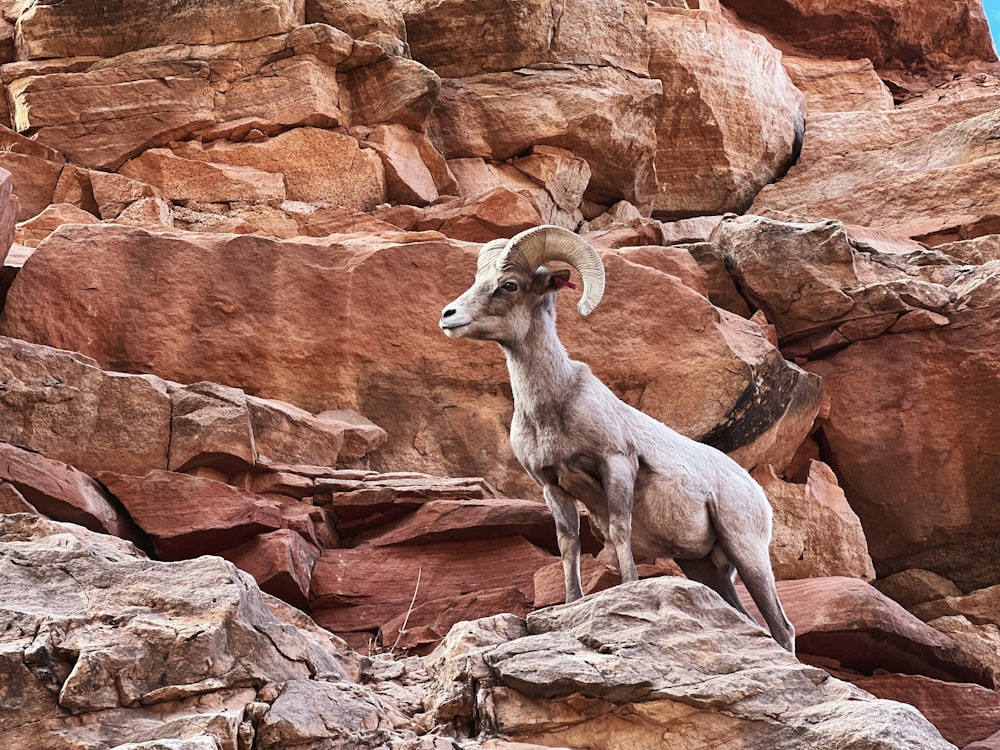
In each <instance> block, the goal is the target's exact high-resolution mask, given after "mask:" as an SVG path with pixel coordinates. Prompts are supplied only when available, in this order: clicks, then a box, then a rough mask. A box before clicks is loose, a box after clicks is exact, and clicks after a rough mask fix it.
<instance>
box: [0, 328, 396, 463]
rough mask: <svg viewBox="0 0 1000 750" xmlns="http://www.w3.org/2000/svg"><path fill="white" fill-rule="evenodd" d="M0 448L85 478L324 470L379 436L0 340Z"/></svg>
mask: <svg viewBox="0 0 1000 750" xmlns="http://www.w3.org/2000/svg"><path fill="white" fill-rule="evenodd" d="M0 378H3V382H4V385H5V388H4V389H3V391H2V392H0V415H2V416H3V419H2V420H0V422H2V424H3V425H4V429H3V430H2V431H0V441H5V442H9V443H12V444H14V445H19V446H22V447H24V448H27V449H29V450H32V451H37V452H40V453H43V454H45V455H46V456H48V457H50V458H53V459H56V460H59V461H63V462H65V463H68V464H71V465H73V466H75V467H77V468H79V469H81V470H83V471H85V472H87V473H89V474H96V473H98V472H100V471H112V472H118V473H123V474H135V475H141V474H145V473H146V472H147V471H149V470H151V469H167V468H170V469H173V470H179V471H183V470H189V469H194V468H197V467H203V466H207V467H210V468H213V469H214V470H216V471H219V472H222V473H223V474H224V475H229V474H240V473H242V472H245V471H246V470H247V469H249V468H251V467H254V466H257V465H259V464H261V463H264V464H267V463H270V462H276V461H277V462H285V463H306V464H320V465H324V466H330V467H334V466H337V465H338V464H352V463H354V462H356V461H358V460H360V459H361V458H363V457H364V456H365V455H366V454H367V453H368V452H369V451H372V450H375V449H376V448H377V447H378V446H379V445H381V444H382V442H383V441H384V440H385V432H384V431H383V430H382V429H381V428H379V427H378V426H376V425H374V424H372V423H371V422H369V421H368V420H366V419H364V418H363V417H361V416H360V415H358V414H354V413H352V412H329V413H323V414H319V415H316V414H312V413H310V412H307V411H305V410H303V409H299V408H297V407H295V406H293V405H292V404H288V403H283V402H279V401H271V400H268V399H261V398H256V397H253V396H247V395H246V393H245V392H244V391H242V390H241V389H238V388H227V387H225V386H221V385H218V384H216V383H205V382H201V383H195V384H193V385H190V386H183V385H180V384H178V383H171V382H168V381H164V380H160V379H159V378H157V377H155V376H152V375H127V374H125V373H117V372H106V371H104V370H102V369H100V368H99V367H97V363H96V362H94V361H93V360H91V359H89V358H87V357H84V356H83V355H80V354H75V353H72V352H66V351H60V350H57V349H51V348H49V347H46V346H39V345H36V344H30V343H28V342H26V341H20V340H17V339H5V338H0Z"/></svg>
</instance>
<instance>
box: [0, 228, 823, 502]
mask: <svg viewBox="0 0 1000 750" xmlns="http://www.w3.org/2000/svg"><path fill="white" fill-rule="evenodd" d="M477 251H478V247H477V246H468V245H463V244H461V243H455V242H448V241H446V240H444V239H443V238H442V237H441V236H440V235H437V234H408V235H403V234H396V235H386V236H384V237H380V238H373V237H372V236H370V235H364V236H362V235H359V236H356V237H351V236H333V237H331V238H328V239H326V240H324V241H315V242H307V241H304V240H296V241H294V242H279V241H275V240H268V239H264V238H259V237H250V236H244V237H232V236H226V235H195V234H187V235H182V234H169V233H150V232H146V231H143V230H139V229H133V228H126V227H114V226H93V227H86V226H68V227H63V228H61V229H59V230H58V231H57V232H56V233H55V234H54V235H53V236H52V237H50V238H49V240H47V242H46V243H44V244H43V245H42V247H41V248H40V249H39V250H37V251H36V253H35V256H34V257H33V259H32V263H31V264H29V266H28V267H26V268H25V269H23V270H22V272H21V273H20V275H19V277H18V280H17V284H16V285H15V287H14V288H13V289H12V290H11V293H10V294H9V296H8V301H7V306H6V308H5V310H4V314H3V318H2V322H0V329H2V330H3V332H4V333H6V334H8V335H14V336H19V337H21V338H25V339H32V340H36V341H45V342H47V343H49V344H51V345H54V346H59V347H65V348H69V349H83V350H84V351H86V352H88V353H89V354H90V355H92V356H94V357H96V358H97V359H98V360H100V361H101V362H102V363H103V364H104V365H105V366H108V367H114V368H118V369H122V370H133V371H135V370H137V371H153V372H157V373H159V374H160V375H161V376H162V377H166V378H170V379H171V380H176V381H180V382H196V381H199V380H212V381H215V382H219V383H223V384H232V385H235V384H239V385H240V386H241V387H244V388H247V389H250V390H253V391H254V392H257V393H260V394H262V395H266V396H268V397H274V398H281V399H282V400H285V401H289V402H291V403H294V404H299V405H300V406H302V407H304V408H307V409H309V410H311V411H313V412H314V413H317V412H321V411H324V410H326V409H339V408H349V409H354V410H356V411H358V412H360V413H362V414H365V415H366V416H368V417H369V418H371V419H372V420H374V421H375V422H377V423H378V424H379V425H380V426H382V427H383V428H384V429H386V430H387V431H388V433H389V435H390V441H389V442H388V443H387V444H386V447H385V448H384V449H383V451H382V452H381V459H380V460H382V461H384V462H385V464H384V466H385V467H391V466H407V467H409V468H413V469H418V470H425V471H430V472H431V473H434V474H439V475H449V474H452V475H468V474H478V475H481V476H485V477H486V478H487V479H488V480H490V481H491V482H492V483H493V484H494V485H495V486H497V487H499V488H501V489H503V490H505V491H506V492H508V493H509V494H513V495H515V496H516V495H517V494H520V492H519V491H518V490H523V491H525V492H532V491H533V490H532V487H533V485H531V484H530V482H529V480H528V479H527V477H526V475H525V474H524V473H523V471H522V470H521V468H520V467H519V466H518V465H517V463H516V461H515V459H514V458H513V455H512V453H511V451H510V448H509V438H508V435H507V430H506V427H505V419H506V416H505V415H507V414H509V412H510V409H511V406H510V397H509V395H508V394H507V393H506V392H505V388H504V384H505V383H506V380H507V376H506V371H505V368H504V365H503V358H502V354H501V353H500V352H499V351H498V350H497V349H496V348H495V347H494V346H492V345H490V344H484V343H480V342H458V343H456V342H452V341H450V340H448V339H446V338H445V337H444V336H442V335H441V333H440V331H439V330H438V328H437V320H438V317H439V314H440V309H441V307H442V306H443V305H444V304H446V303H447V302H448V301H450V300H453V299H455V297H457V296H458V295H459V294H460V293H461V292H462V291H464V289H465V288H466V286H467V285H468V284H469V283H470V282H471V280H472V278H473V275H474V269H475V256H476V252H477ZM84 255H85V256H86V258H85V259H84V257H83V256H84ZM605 262H606V264H607V271H608V277H609V280H610V281H609V284H608V294H607V298H606V301H605V303H604V304H603V305H602V306H601V307H600V308H599V309H598V310H597V311H596V312H595V313H594V315H593V316H591V317H590V318H587V319H585V320H584V319H581V318H580V317H579V316H578V315H576V314H575V313H571V312H569V308H570V306H571V303H572V300H571V299H569V297H567V298H566V299H565V300H564V301H563V304H564V305H565V306H566V308H565V309H566V310H567V312H566V316H565V319H564V327H563V329H562V330H563V335H564V337H565V339H564V340H565V341H566V343H567V345H568V346H569V349H570V352H571V353H572V354H573V355H575V356H576V357H578V358H580V359H583V360H585V361H588V362H589V363H590V364H591V365H592V366H593V367H594V369H595V371H596V372H597V373H598V375H599V376H600V377H601V378H602V379H604V380H605V381H606V382H607V383H609V385H610V386H611V387H612V388H613V389H614V390H616V391H617V392H618V393H619V395H620V396H621V397H622V398H624V399H625V400H626V401H629V402H630V403H632V404H634V405H637V406H639V407H641V408H642V409H643V410H645V411H647V412H648V413H650V414H652V415H654V416H655V417H657V418H659V419H661V420H663V421H665V422H666V423H667V424H669V425H671V426H673V427H674V428H675V429H678V430H679V431H681V432H683V433H686V434H688V435H691V436H693V437H697V438H701V439H703V440H705V441H706V442H710V443H712V444H713V445H716V446H717V447H719V448H720V449H722V450H724V451H726V452H729V453H732V454H733V455H734V456H735V457H736V458H737V460H739V461H741V462H742V463H744V464H745V465H746V466H755V465H757V464H762V463H771V464H775V465H776V466H778V467H779V468H780V467H782V466H783V465H784V464H787V462H788V461H789V460H790V459H791V455H792V453H794V450H795V447H797V446H798V444H799V443H800V442H801V441H802V439H803V438H804V437H805V436H806V435H807V434H808V433H809V431H810V429H811V427H812V422H813V419H814V417H815V415H816V413H817V410H818V406H819V400H820V388H819V383H818V381H817V380H816V379H815V378H813V377H812V376H809V375H807V374H805V373H804V371H802V370H800V369H798V368H797V367H795V366H793V365H790V364H789V363H787V362H786V361H785V360H784V359H783V358H782V357H781V355H780V354H779V352H778V351H777V350H776V349H775V348H774V347H773V346H772V345H771V344H770V343H769V342H768V341H767V339H766V338H765V337H764V336H763V334H762V332H761V331H760V329H759V328H758V327H757V326H756V325H755V324H753V323H750V322H748V321H746V320H744V319H742V318H739V317H737V316H733V315H729V314H724V313H721V312H720V311H719V310H718V309H717V308H714V307H712V306H711V305H710V304H709V303H708V301H707V300H705V298H704V297H702V296H700V295H699V294H697V293H696V292H694V291H692V290H690V289H689V288H688V287H686V286H684V285H683V284H682V283H681V282H680V281H679V280H678V279H677V278H676V277H674V276H670V275H667V274H665V273H662V272H660V271H656V270H654V269H653V268H651V267H649V266H645V265H639V264H636V263H630V262H628V261H627V260H625V259H624V258H620V257H618V256H617V255H612V254H609V255H607V256H605ZM84 268H85V269H86V271H81V269H84ZM132 268H144V269H147V273H146V274H145V275H144V280H145V281H144V283H143V284H142V285H141V287H139V286H136V285H135V284H134V283H133V281H132V276H131V272H130V271H129V269H132ZM153 269H155V272H154V270H153ZM265 270H266V273H265V272H264V271H265ZM150 279H157V280H159V281H158V282H150ZM175 284H181V285H183V287H184V288H185V289H186V290H187V293H186V295H185V296H184V298H183V299H180V298H178V297H177V296H176V294H175V292H174V289H175V288H176V287H175ZM90 288H96V289H99V290H100V295H99V296H96V297H95V295H94V294H93V293H92V292H90V291H87V290H88V289H90ZM403 288H405V289H419V290H420V293H419V294H416V295H413V294H401V293H400V290H401V289H403ZM84 298H86V299H87V302H86V304H87V305H90V306H91V309H93V310H94V311H95V315H94V316H89V315H88V316H80V315H74V314H72V313H63V312H61V311H62V310H64V309H76V308H77V306H78V305H81V304H84V302H83V300H84ZM649 299H660V300H664V304H663V306H661V307H656V308H653V309H650V307H649V304H648V303H647V302H646V300H649ZM263 300H266V304H261V301H263ZM126 310H127V311H128V313H127V316H126V317H127V320H128V325H124V323H125V319H124V318H122V317H120V316H122V315H123V314H124V311H126ZM192 318H193V319H197V320H198V321H200V322H199V326H198V328H197V330H194V329H192V328H191V326H190V320H192ZM113 320H120V321H121V324H120V325H117V326H115V325H109V321H113ZM234 321H239V325H238V326H237V327H235V328H234ZM409 321H418V323H417V324H416V326H414V325H412V324H411V323H410V322H409ZM623 332H624V333H625V334H627V335H623ZM415 352H419V354H418V355H415V354H414V353H415ZM692 363H696V364H698V367H696V368H695V367H692ZM472 435H475V436H476V439H475V440H471V441H470V439H469V437H470V436H472ZM139 473H141V472H139Z"/></svg>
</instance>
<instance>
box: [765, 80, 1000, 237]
mask: <svg viewBox="0 0 1000 750" xmlns="http://www.w3.org/2000/svg"><path fill="white" fill-rule="evenodd" d="M983 99H985V100H986V101H994V102H995V100H993V99H990V98H987V97H984V98H983ZM986 101H981V102H980V106H986ZM993 106H995V103H994V105H993ZM949 109H951V110H952V111H953V112H954V110H955V108H954V107H951V108H949ZM886 116H888V113H886ZM883 118H884V116H883V115H880V114H879V113H873V114H871V115H867V114H865V115H860V116H859V115H854V116H853V118H852V119H853V120H854V124H855V126H856V127H857V129H856V130H855V131H854V133H853V134H852V137H851V142H852V143H858V142H861V143H864V144H866V145H864V146H862V147H861V148H858V147H856V146H853V145H852V146H850V147H848V148H847V149H843V148H842V146H844V145H845V140H844V133H843V132H841V134H840V135H839V138H840V147H838V146H837V144H836V142H833V143H825V144H824V143H822V142H821V141H819V140H817V142H816V143H815V144H813V145H810V142H809V137H807V138H806V143H805V146H804V147H803V152H802V157H801V159H800V160H799V162H798V163H797V164H796V166H795V167H793V168H792V169H791V170H790V171H789V173H788V175H787V176H786V177H785V178H784V179H782V180H781V181H780V182H778V183H776V184H774V185H769V186H768V187H766V188H764V189H763V190H762V191H761V193H760V195H758V197H757V199H756V200H755V201H754V203H753V206H752V209H751V210H752V211H754V212H756V213H762V212H766V211H769V210H770V211H780V212H784V213H785V214H789V215H792V216H797V217H801V218H804V219H811V220H819V219H822V218H825V217H829V216H836V217H837V218H838V219H840V220H841V221H844V222H847V223H850V224H858V225H861V226H867V227H876V228H882V229H886V230H890V231H892V232H893V233H895V234H898V235H902V236H907V237H916V238H925V239H927V240H928V241H930V242H931V243H932V244H940V243H942V242H948V241H951V240H957V239H967V238H969V237H976V236H979V235H983V234H995V233H996V231H997V227H998V224H997V218H996V217H997V216H998V215H1000V205H998V203H997V198H996V191H994V190H992V189H991V188H990V187H989V186H990V185H991V184H992V179H993V175H994V174H995V173H996V170H997V163H998V161H1000V150H998V149H1000V147H998V146H997V144H996V141H995V139H994V138H993V137H992V135H991V134H992V133H994V132H995V131H996V128H997V126H998V122H1000V115H998V114H997V112H996V111H995V110H992V111H987V112H986V113H985V114H979V115H977V116H975V117H970V118H969V119H966V120H962V121H960V122H957V123H954V124H950V125H947V126H944V127H943V128H942V129H940V130H934V131H932V132H929V133H926V134H921V135H919V136H916V135H910V137H909V138H904V139H902V140H898V141H895V142H892V143H888V144H886V143H885V136H883V137H882V141H881V144H885V145H881V144H880V142H879V139H878V137H877V136H876V137H874V139H873V140H868V139H867V138H866V137H865V136H864V135H863V134H864V133H867V132H868V131H869V130H873V129H874V128H873V127H872V126H875V125H877V123H879V122H880V121H881V120H882V119H883ZM888 119H889V121H890V122H892V121H893V120H896V119H902V118H895V117H891V116H889V117H888ZM922 119H924V127H925V128H926V127H927V125H928V123H930V122H933V118H932V117H927V118H922ZM832 122H837V120H832V121H831V124H832ZM839 124H840V125H841V127H843V126H845V125H846V124H847V121H845V120H840V121H839ZM811 127H812V126H811V125H810V134H811V133H812V129H811ZM891 132H892V129H890V133H891ZM810 137H811V136H810ZM889 137H890V138H891V137H892V136H891V135H890V136H889ZM896 137H897V138H898V137H899V136H898V135H897V136H896ZM928 154H933V155H934V156H933V158H932V159H928V158H927V157H928ZM834 165H836V166H834ZM941 195H947V196H948V200H947V201H946V202H942V201H941Z"/></svg>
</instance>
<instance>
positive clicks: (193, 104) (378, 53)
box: [5, 24, 438, 208]
mask: <svg viewBox="0 0 1000 750" xmlns="http://www.w3.org/2000/svg"><path fill="white" fill-rule="evenodd" d="M73 59H74V60H80V61H87V60H88V58H73ZM5 73H6V80H7V82H8V83H7V85H8V88H9V91H10V92H11V97H12V102H13V109H12V114H11V116H12V121H13V124H14V127H15V129H16V130H18V131H19V132H25V131H31V132H32V134H33V137H34V138H36V139H37V140H38V141H39V142H40V143H43V144H46V145H48V146H50V147H52V148H55V149H57V150H58V151H59V152H61V153H62V154H64V155H65V157H66V159H68V160H69V161H71V162H73V163H74V164H77V165H80V166H83V167H89V168H93V169H100V170H105V171H108V170H112V171H113V170H116V169H117V168H118V167H120V166H121V165H122V164H123V163H124V162H125V161H127V160H128V159H130V158H132V157H135V156H138V155H139V154H141V153H142V152H143V151H144V150H146V149H148V148H155V147H164V146H168V145H170V144H171V143H173V142H176V141H185V140H190V139H193V138H197V139H199V140H205V141H211V140H214V139H220V138H224V139H228V140H230V141H244V140H251V141H252V140H256V139H260V138H263V137H266V136H275V135H277V134H279V133H282V132H283V131H286V130H289V129H294V128H296V127H306V128H335V127H338V126H348V125H350V124H351V122H350V121H349V118H350V117H356V118H359V119H358V123H357V124H362V123H367V124H372V125H374V124H377V123H380V122H401V123H403V124H406V125H409V126H412V127H420V126H422V124H423V121H424V119H425V118H426V116H427V113H428V111H429V109H430V107H431V106H433V103H434V100H435V97H436V94H437V81H438V79H437V76H436V75H434V74H433V73H432V72H431V71H429V70H427V69H426V68H424V67H423V66H422V65H420V64H419V63H416V62H414V61H412V60H406V59H404V58H395V57H389V56H387V55H386V54H385V52H384V51H383V50H382V49H381V48H380V47H377V46H375V45H367V46H366V43H364V42H354V41H352V40H351V38H350V37H349V36H348V35H347V34H345V33H344V32H342V31H339V30H337V29H334V28H332V27H329V26H325V25H323V24H312V25H309V26H300V27H298V28H297V29H296V30H295V31H293V32H291V33H289V34H282V35H276V36H267V37H263V38H261V39H256V40H254V41H249V42H232V43H225V44H202V45H179V44H175V45H171V46H163V47H154V48H150V49H146V50H142V51H139V52H130V53H126V54H123V55H118V56H116V57H110V58H107V59H103V60H99V61H96V62H94V61H88V62H86V63H81V64H79V65H71V64H68V63H67V64H64V65H63V66H62V67H58V66H55V67H53V68H52V69H45V68H43V69H42V70H37V69H34V68H31V67H25V66H23V65H22V66H21V67H20V68H18V67H14V68H10V69H5ZM342 87H343V90H341V89H342ZM95 91H100V92H102V94H101V96H96V95H95ZM53 92H58V95H57V96H56V95H54V94H53ZM342 107H343V108H346V109H347V110H348V113H347V114H345V113H344V111H342ZM351 112H353V115H352V114H351ZM331 135H333V134H332V133H331ZM291 137H294V136H291ZM309 147H310V148H312V153H315V152H322V150H323V148H322V147H321V145H320V144H317V143H315V141H313V142H312V143H311V144H310V146H309ZM327 147H329V145H328V146H327ZM342 150H343V147H341V148H340V149H338V151H342ZM181 155H185V156H187V155H186V154H181ZM372 156H374V155H372ZM365 158H366V157H362V160H364V159H365ZM227 163H228V162H227ZM293 163H294V162H293ZM319 168H320V169H326V168H327V167H326V165H324V164H321V165H320V167H319ZM344 168H345V166H344V165H343V164H340V165H337V166H335V169H337V170H342V169H344ZM269 171H275V170H269ZM277 171H280V170H277ZM363 176H365V175H364V174H362V177H363ZM331 179H332V176H331ZM83 207H84V208H88V207H87V206H83Z"/></svg>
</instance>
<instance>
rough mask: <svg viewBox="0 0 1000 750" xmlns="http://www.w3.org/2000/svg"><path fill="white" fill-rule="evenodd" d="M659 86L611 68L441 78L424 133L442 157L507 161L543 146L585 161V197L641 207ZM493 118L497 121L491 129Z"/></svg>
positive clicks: (650, 183)
mask: <svg viewBox="0 0 1000 750" xmlns="http://www.w3.org/2000/svg"><path fill="white" fill-rule="evenodd" d="M659 96H660V84H659V82H658V81H651V80H649V79H648V78H642V77H639V76H636V75H633V74H629V73H625V72H623V71H621V70H618V69H615V68H611V67H598V68H594V69H589V70H537V71H533V72H532V73H531V74H530V75H519V74H517V73H486V74H482V75H477V76H472V77H469V78H453V79H445V80H444V81H442V84H441V93H440V95H439V97H438V105H437V106H436V107H435V109H434V111H433V112H432V113H431V116H430V118H429V120H428V132H429V134H430V136H431V138H432V140H434V142H435V143H436V144H438V147H439V148H440V149H441V152H442V153H443V154H444V156H445V157H446V158H448V159H457V158H468V157H476V156H478V157H483V158H488V159H494V160H496V161H505V160H507V159H509V158H511V157H515V156H520V155H523V154H526V153H527V152H528V151H529V150H530V149H531V148H532V147H533V146H535V145H538V144H547V145H550V146H558V147H560V148H564V149H567V150H568V151H571V152H572V153H573V154H575V155H576V156H578V157H580V158H582V159H584V160H586V162H587V164H588V166H589V167H590V170H591V173H592V176H591V182H590V185H589V187H588V191H587V196H588V198H590V199H591V200H593V201H595V202H597V203H602V204H604V205H610V204H611V203H614V202H615V201H617V200H622V199H624V200H627V201H631V202H633V203H635V204H637V205H647V204H648V203H649V201H650V200H651V199H652V197H653V195H654V193H655V191H656V177H655V171H654V166H653V157H654V150H655V146H656V137H655V121H654V120H655V108H656V106H657V102H658V100H659ZM497 123H503V126H502V127H497Z"/></svg>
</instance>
